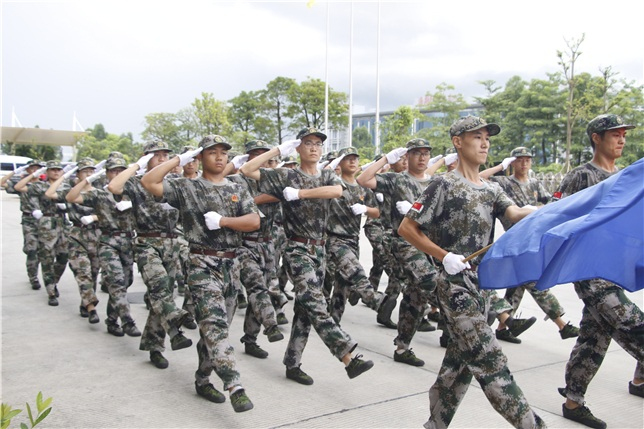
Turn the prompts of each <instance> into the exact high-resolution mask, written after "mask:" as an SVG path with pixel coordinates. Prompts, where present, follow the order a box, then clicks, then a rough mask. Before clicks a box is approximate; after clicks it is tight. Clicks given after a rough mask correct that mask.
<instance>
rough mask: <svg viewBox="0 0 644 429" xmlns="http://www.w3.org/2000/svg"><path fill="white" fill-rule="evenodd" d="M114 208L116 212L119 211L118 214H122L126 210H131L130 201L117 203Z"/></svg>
mask: <svg viewBox="0 0 644 429" xmlns="http://www.w3.org/2000/svg"><path fill="white" fill-rule="evenodd" d="M116 208H117V209H118V211H120V212H123V211H125V210H127V209H131V208H132V201H121V202H118V203H116Z"/></svg>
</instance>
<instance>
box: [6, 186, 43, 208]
mask: <svg viewBox="0 0 644 429" xmlns="http://www.w3.org/2000/svg"><path fill="white" fill-rule="evenodd" d="M16 183H18V182H15V183H14V182H13V181H11V180H7V183H6V184H5V186H6V188H7V192H9V193H10V192H13V193H16V194H18V195H19V196H20V211H21V212H23V213H24V214H31V212H33V211H34V210H36V209H37V208H38V204H37V203H36V202H35V201H34V197H30V196H29V192H28V191H29V187H31V185H32V184H33V183H32V182H29V183H27V192H16V190H15V186H16Z"/></svg>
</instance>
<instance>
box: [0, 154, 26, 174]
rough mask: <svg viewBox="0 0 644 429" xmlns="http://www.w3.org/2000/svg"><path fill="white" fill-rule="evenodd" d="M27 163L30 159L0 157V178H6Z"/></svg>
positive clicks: (11, 156) (24, 157)
mask: <svg viewBox="0 0 644 429" xmlns="http://www.w3.org/2000/svg"><path fill="white" fill-rule="evenodd" d="M29 161H31V158H28V157H26V156H14V155H0V170H1V171H0V177H2V176H6V175H7V174H9V173H11V172H12V171H13V170H15V169H16V168H18V167H22V166H23V165H25V164H26V163H28V162H29Z"/></svg>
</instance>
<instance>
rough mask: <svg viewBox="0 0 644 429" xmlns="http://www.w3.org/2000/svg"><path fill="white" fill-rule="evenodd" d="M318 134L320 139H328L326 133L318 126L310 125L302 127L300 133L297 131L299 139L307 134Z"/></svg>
mask: <svg viewBox="0 0 644 429" xmlns="http://www.w3.org/2000/svg"><path fill="white" fill-rule="evenodd" d="M310 135H314V136H318V137H319V138H320V140H322V141H324V140H326V134H324V133H323V132H320V131H319V130H318V129H317V128H313V127H309V128H302V129H301V130H300V132H299V133H297V139H298V140H302V139H303V138H304V137H306V136H310Z"/></svg>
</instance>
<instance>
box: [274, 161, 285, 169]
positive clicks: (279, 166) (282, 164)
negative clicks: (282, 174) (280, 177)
mask: <svg viewBox="0 0 644 429" xmlns="http://www.w3.org/2000/svg"><path fill="white" fill-rule="evenodd" d="M284 164H286V163H285V162H284V161H282V162H280V163H279V164H277V167H275V168H282V167H284Z"/></svg>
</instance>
